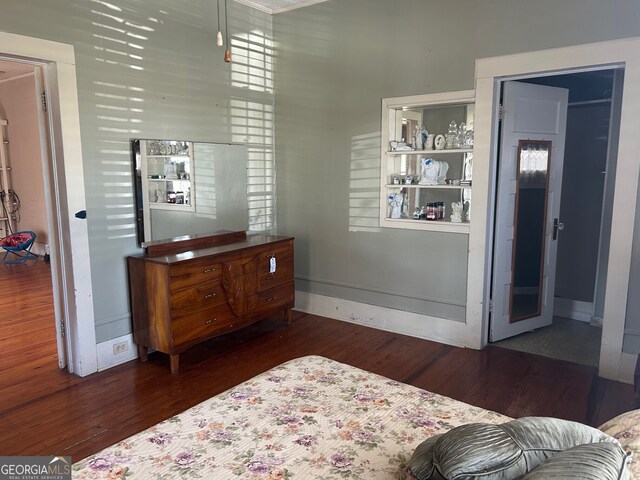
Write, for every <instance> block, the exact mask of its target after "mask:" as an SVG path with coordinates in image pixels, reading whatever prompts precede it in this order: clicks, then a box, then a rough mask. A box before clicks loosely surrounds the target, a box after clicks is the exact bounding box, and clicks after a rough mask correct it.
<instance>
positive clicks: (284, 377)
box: [73, 356, 640, 480]
mask: <svg viewBox="0 0 640 480" xmlns="http://www.w3.org/2000/svg"><path fill="white" fill-rule="evenodd" d="M509 420H510V418H509V417H506V416H504V415H500V414H498V413H495V412H491V411H488V410H485V409H482V408H478V407H474V406H472V405H468V404H465V403H462V402H459V401H456V400H453V399H450V398H447V397H444V396H442V395H438V394H434V393H430V392H427V391H425V390H421V389H419V388H416V387H413V386H410V385H406V384H402V383H399V382H396V381H393V380H390V379H388V378H384V377H381V376H379V375H376V374H373V373H370V372H366V371H364V370H360V369H358V368H355V367H352V366H349V365H345V364H342V363H338V362H335V361H332V360H329V359H327V358H323V357H318V356H307V357H302V358H298V359H295V360H291V361H289V362H287V363H284V364H282V365H279V366H277V367H275V368H272V369H271V370H268V371H267V372H265V373H262V374H260V375H258V376H256V377H254V378H252V379H250V380H248V381H246V382H244V383H242V384H240V385H238V386H236V387H234V388H232V389H230V390H228V391H226V392H224V393H221V394H219V395H217V396H215V397H212V398H210V399H208V400H206V401H205V402H203V403H200V404H198V405H196V406H194V407H192V408H190V409H189V410H186V411H185V412H182V413H181V414H179V415H176V416H174V417H172V418H169V419H167V420H165V421H163V422H161V423H159V424H157V425H155V426H153V427H151V428H149V429H148V430H145V431H143V432H140V433H138V434H136V435H134V436H132V437H130V438H128V439H126V440H123V441H121V442H119V443H117V444H115V445H112V446H111V447H109V448H106V449H105V450H103V451H101V452H98V453H96V454H95V455H92V456H90V457H88V458H86V459H84V460H82V461H79V462H77V463H75V464H74V466H73V478H74V479H75V478H78V479H97V478H109V479H118V478H127V479H138V478H140V479H149V478H153V479H175V478H190V479H191V478H205V479H226V478H237V477H242V478H250V479H256V480H257V479H266V480H275V479H305V480H307V479H318V480H319V479H323V480H327V479H367V480H370V479H403V478H406V473H405V468H406V464H407V462H408V460H409V458H410V457H411V455H412V453H413V451H414V449H415V447H416V446H417V445H418V444H419V443H420V442H422V441H423V440H424V439H425V438H427V437H430V436H432V435H435V434H438V433H443V432H446V431H448V430H450V429H451V428H453V427H456V426H459V425H463V424H467V423H472V422H483V423H503V422H506V421H509ZM636 420H637V418H636ZM635 423H637V421H636V422H635ZM614 425H617V427H618V430H620V428H619V427H620V422H618V423H615V422H614ZM620 432H621V433H620V434H621V435H622V436H624V429H622V430H620ZM637 468H638V465H637V464H635V465H633V466H632V470H637ZM638 478H640V477H638Z"/></svg>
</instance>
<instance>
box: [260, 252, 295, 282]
mask: <svg viewBox="0 0 640 480" xmlns="http://www.w3.org/2000/svg"><path fill="white" fill-rule="evenodd" d="M272 259H273V260H272ZM292 280H293V245H292V244H291V243H283V244H281V245H277V246H275V247H272V248H269V249H268V250H267V249H264V250H262V251H261V252H260V253H259V254H258V291H263V290H266V289H269V288H272V287H275V286H276V285H282V284H284V283H287V282H290V281H292Z"/></svg>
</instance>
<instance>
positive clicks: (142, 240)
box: [130, 138, 249, 248]
mask: <svg viewBox="0 0 640 480" xmlns="http://www.w3.org/2000/svg"><path fill="white" fill-rule="evenodd" d="M143 141H146V142H154V141H155V142H178V143H184V144H188V145H190V146H189V151H190V154H189V155H190V156H189V158H190V162H191V167H192V171H191V172H190V177H189V178H190V179H191V181H192V182H193V183H192V186H191V187H192V188H191V194H192V198H191V202H190V205H189V206H190V207H193V208H192V209H188V207H183V205H181V204H178V205H177V207H178V208H175V209H174V208H172V209H170V210H171V211H174V212H178V211H184V212H185V213H187V214H192V215H195V217H196V218H197V217H203V216H206V215H207V213H206V212H199V211H198V210H197V209H195V208H196V207H197V202H196V196H197V190H196V188H195V187H196V182H197V180H196V177H197V173H196V172H195V170H193V167H194V166H195V164H196V159H195V156H196V148H198V146H201V147H202V148H204V147H205V146H211V147H213V148H220V147H234V152H236V154H237V152H240V150H238V148H242V152H243V154H242V157H243V161H242V168H241V169H236V170H231V171H230V170H228V169H226V168H225V167H224V166H225V165H232V163H229V160H230V159H233V158H235V157H233V156H232V155H231V156H228V155H227V156H224V155H225V154H223V156H222V157H220V156H217V157H215V158H219V159H220V158H222V164H221V165H222V171H223V175H222V176H219V175H218V176H216V178H217V180H216V181H215V182H214V184H215V185H216V186H220V185H222V187H221V190H220V192H219V193H220V194H222V193H224V192H225V191H227V193H228V189H230V188H233V192H235V191H236V189H235V188H236V187H233V185H236V186H237V185H239V184H240V183H242V186H243V187H244V188H243V189H242V190H241V191H244V197H245V198H247V199H248V185H249V178H248V175H249V163H248V149H247V145H245V144H242V143H221V142H213V141H193V140H176V139H161V138H160V139H159V138H132V139H131V140H130V145H131V158H132V169H133V172H132V173H133V183H134V184H133V188H134V191H133V199H134V209H135V223H136V239H137V242H138V245H139V246H140V247H142V248H146V247H147V245H149V244H157V243H162V242H171V241H173V240H174V239H175V238H182V237H187V236H188V237H199V236H203V235H210V234H212V233H216V232H222V231H224V232H227V231H237V230H240V229H243V231H247V230H248V228H249V209H248V204H247V203H246V202H245V203H242V202H236V203H238V204H239V205H240V204H242V206H244V207H245V210H246V211H245V215H244V217H243V218H244V219H245V221H244V222H233V221H231V222H227V221H228V220H229V218H230V217H229V210H228V209H223V210H222V211H221V210H219V209H218V214H220V213H221V212H227V213H226V218H227V221H225V220H223V221H224V222H225V223H224V224H222V223H221V224H220V225H213V226H212V228H211V230H207V231H203V229H202V228H194V229H193V230H191V231H184V232H180V233H177V234H176V236H171V238H146V235H145V230H146V228H145V213H146V212H145V202H144V195H145V194H144V193H143V189H144V188H145V185H144V182H143V178H142V174H143V169H142V162H143V155H142V152H141V151H140V149H141V143H142V142H143ZM230 153H231V152H230ZM148 154H149V153H146V154H145V155H148ZM218 155H219V154H218ZM169 156H174V155H173V154H172V155H169ZM203 158H204V157H203ZM212 158H213V157H212ZM237 158H240V157H237ZM225 159H226V160H227V161H224V160H225ZM236 163H237V162H236ZM234 164H235V163H234ZM205 165H208V164H205ZM215 165H218V164H217V163H215ZM201 168H202V166H201ZM204 168H205V171H206V169H207V168H208V167H206V166H205V167H204ZM224 172H226V173H224ZM228 175H231V177H229V176H228ZM202 178H205V177H202ZM222 178H226V179H227V181H222V183H220V179H222ZM229 178H236V182H235V183H234V182H233V181H230V180H229ZM207 185H208V183H207ZM200 187H202V185H200ZM204 191H205V192H206V191H207V189H206V186H205V190H204ZM227 197H228V195H227ZM234 205H235V204H234ZM217 207H220V205H217ZM185 208H187V210H185ZM205 208H206V205H205ZM163 210H165V209H163ZM238 211H239V210H238ZM148 213H149V215H150V214H151V212H148ZM222 216H223V217H224V214H223V215H222ZM234 216H235V215H234ZM238 218H240V217H238ZM218 220H220V218H218ZM149 221H150V217H149ZM240 223H243V225H240ZM169 235H171V234H169Z"/></svg>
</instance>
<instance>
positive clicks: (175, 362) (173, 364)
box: [169, 353, 180, 373]
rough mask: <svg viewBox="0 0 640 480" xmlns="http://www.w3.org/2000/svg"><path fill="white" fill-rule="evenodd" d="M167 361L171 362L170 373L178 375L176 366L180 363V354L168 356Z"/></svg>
mask: <svg viewBox="0 0 640 480" xmlns="http://www.w3.org/2000/svg"><path fill="white" fill-rule="evenodd" d="M169 361H170V362H171V373H178V366H179V362H180V354H179V353H176V354H175V355H169Z"/></svg>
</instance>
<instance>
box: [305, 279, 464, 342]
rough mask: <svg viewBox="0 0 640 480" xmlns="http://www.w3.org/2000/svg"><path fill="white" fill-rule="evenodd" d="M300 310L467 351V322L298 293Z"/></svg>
mask: <svg viewBox="0 0 640 480" xmlns="http://www.w3.org/2000/svg"><path fill="white" fill-rule="evenodd" d="M295 308H296V310H299V311H302V312H305V313H309V314H312V315H319V316H323V317H328V318H333V319H335V320H341V321H344V322H349V323H355V324H358V325H364V326H367V327H372V328H377V329H379V330H385V331H387V332H393V333H400V334H403V335H409V336H412V337H418V338H424V339H425V340H432V341H435V342H439V343H445V344H447V345H453V346H456V347H466V346H468V345H467V342H466V339H467V335H468V331H467V330H468V329H467V325H466V324H465V323H464V322H456V321H454V320H447V319H445V318H438V317H431V316H429V315H421V314H418V313H412V312H405V311H402V310H395V309H392V308H386V307H380V306H377V305H368V304H365V303H359V302H353V301H350V300H342V299H340V298H334V297H327V296H324V295H317V294H315V293H309V292H302V291H299V290H296V306H295Z"/></svg>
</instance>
